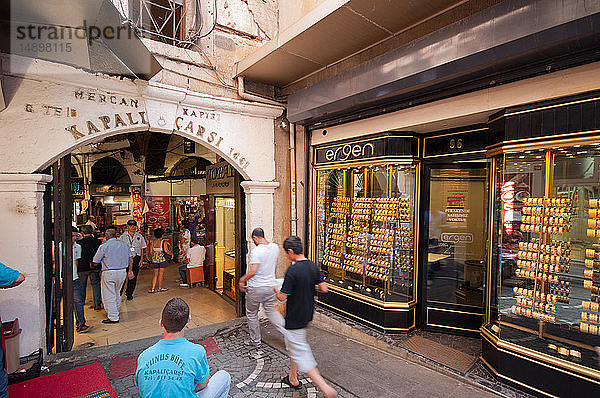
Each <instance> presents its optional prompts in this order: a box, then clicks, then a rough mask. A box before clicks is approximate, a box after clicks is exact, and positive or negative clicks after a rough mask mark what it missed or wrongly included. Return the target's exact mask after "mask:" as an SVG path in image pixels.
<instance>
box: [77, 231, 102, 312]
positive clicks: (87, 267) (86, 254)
mask: <svg viewBox="0 0 600 398" xmlns="http://www.w3.org/2000/svg"><path fill="white" fill-rule="evenodd" d="M93 232H94V231H93V230H92V227H91V226H90V225H82V226H81V233H82V234H83V239H81V240H80V241H79V242H77V243H79V245H80V246H81V258H80V259H79V265H78V266H77V274H78V275H79V280H80V281H81V289H82V290H83V302H84V304H85V292H86V291H87V280H88V278H89V279H90V283H91V284H92V293H93V296H94V304H93V305H92V307H93V308H94V309H95V310H101V309H102V305H101V304H100V303H101V297H100V267H94V265H93V264H92V259H93V258H94V255H95V254H96V251H98V248H99V247H100V245H101V244H102V242H101V241H100V240H99V239H97V238H96V237H95V236H94V235H93Z"/></svg>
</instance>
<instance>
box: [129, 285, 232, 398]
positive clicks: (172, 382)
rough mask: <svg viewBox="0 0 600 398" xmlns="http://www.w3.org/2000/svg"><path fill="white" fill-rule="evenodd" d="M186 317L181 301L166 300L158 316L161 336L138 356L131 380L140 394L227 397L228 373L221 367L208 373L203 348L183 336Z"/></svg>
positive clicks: (147, 396) (154, 397)
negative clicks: (161, 328)
mask: <svg viewBox="0 0 600 398" xmlns="http://www.w3.org/2000/svg"><path fill="white" fill-rule="evenodd" d="M189 321H190V308H189V307H188V305H187V303H186V302H185V301H183V300H182V299H180V298H178V297H176V298H173V299H171V300H169V301H168V302H167V304H166V305H165V308H164V309H163V312H162V317H161V320H160V325H161V326H162V327H163V329H164V333H163V338H162V340H160V341H159V342H158V343H156V344H154V345H153V346H151V347H149V348H147V349H146V350H145V351H144V352H142V353H141V354H140V356H139V357H138V362H137V370H136V372H135V384H136V385H137V386H138V387H139V389H140V396H141V397H142V398H161V397H178V398H196V397H198V398H227V394H228V393H229V386H230V385H231V376H230V375H229V373H227V372H226V371H224V370H219V371H218V372H217V373H215V374H214V375H213V376H212V377H210V376H209V375H210V373H209V367H208V361H207V359H206V350H205V349H204V347H202V346H201V345H199V344H194V343H191V342H190V341H188V340H187V339H186V338H184V336H183V329H184V327H185V325H187V323H188V322H189Z"/></svg>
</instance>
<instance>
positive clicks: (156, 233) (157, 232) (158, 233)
mask: <svg viewBox="0 0 600 398" xmlns="http://www.w3.org/2000/svg"><path fill="white" fill-rule="evenodd" d="M164 233H165V230H164V229H162V228H156V229H155V230H154V237H155V238H156V239H160V238H162V236H163V235H164Z"/></svg>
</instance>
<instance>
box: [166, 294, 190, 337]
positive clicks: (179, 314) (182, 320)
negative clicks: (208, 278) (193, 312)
mask: <svg viewBox="0 0 600 398" xmlns="http://www.w3.org/2000/svg"><path fill="white" fill-rule="evenodd" d="M189 317H190V307H189V306H188V305H187V303H186V302H185V301H183V300H182V299H180V298H179V297H175V298H172V299H171V300H169V301H168V302H167V304H165V308H163V311H162V317H161V320H162V325H163V327H164V328H165V330H166V331H167V332H169V333H177V332H181V331H182V330H183V328H184V327H185V325H186V324H187V323H188V319H189Z"/></svg>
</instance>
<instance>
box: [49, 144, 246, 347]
mask: <svg viewBox="0 0 600 398" xmlns="http://www.w3.org/2000/svg"><path fill="white" fill-rule="evenodd" d="M186 142H187V141H186V140H185V139H184V138H183V137H181V136H180V135H177V134H161V133H152V135H151V136H150V138H148V133H147V132H137V133H127V134H122V135H113V136H111V137H110V138H109V139H107V140H103V141H100V142H95V143H94V144H87V145H82V146H80V147H78V148H76V149H75V150H74V151H73V152H72V153H70V154H68V155H66V156H63V157H62V158H61V159H60V160H59V161H58V162H56V163H55V165H53V167H52V171H51V173H52V175H53V177H54V181H55V182H54V183H53V195H55V193H56V192H63V191H64V190H65V187H67V186H69V185H70V184H69V181H68V180H67V179H66V176H65V175H63V174H61V171H60V170H61V164H62V165H63V166H66V165H67V164H73V163H75V162H77V164H78V165H79V166H80V167H81V168H82V169H83V170H84V172H83V173H84V174H85V175H86V176H87V177H88V178H87V180H86V182H85V184H84V192H85V194H84V198H82V199H81V201H82V202H83V201H87V203H88V205H87V206H84V205H81V206H73V205H72V203H69V204H67V205H65V204H64V203H63V202H64V201H69V200H77V198H75V196H74V195H72V196H71V197H70V198H69V197H68V195H62V196H60V198H59V199H58V200H56V198H54V200H53V204H52V206H53V207H54V208H60V209H65V211H66V209H74V210H73V214H72V216H71V219H70V220H67V217H68V215H67V214H62V215H61V214H60V212H58V216H61V217H62V218H57V213H56V212H54V213H53V214H54V218H53V219H52V221H53V222H54V224H55V225H56V224H57V223H62V225H63V227H62V235H63V240H64V242H63V244H64V246H66V247H68V242H67V240H68V236H70V235H69V232H68V228H67V227H66V226H67V224H70V223H71V222H74V223H75V224H77V225H80V224H81V223H82V221H84V220H87V219H88V218H89V216H91V215H94V216H96V218H95V220H96V224H97V226H98V231H97V232H98V233H99V234H100V236H101V233H102V229H103V228H104V227H106V226H108V225H117V226H118V227H120V229H125V228H124V224H125V223H126V222H127V221H128V220H129V219H130V218H134V217H135V215H136V214H135V213H134V208H135V206H134V203H133V201H134V191H136V190H137V191H136V192H139V193H140V194H141V195H140V196H141V198H140V200H141V203H142V204H141V205H139V206H138V208H141V209H142V214H141V216H142V218H141V221H140V231H141V232H142V234H143V236H144V238H145V239H146V240H147V241H148V243H149V242H150V241H152V240H153V235H152V231H153V229H154V228H155V227H160V228H163V229H165V231H166V234H165V235H164V236H165V237H166V238H167V240H168V241H170V242H171V244H172V246H173V248H174V249H175V250H173V253H174V256H173V262H172V264H171V265H170V266H169V267H168V268H167V271H166V273H165V279H164V282H163V286H165V287H166V288H168V289H169V291H168V292H165V293H161V294H160V295H158V294H155V295H152V296H150V295H149V294H148V292H147V290H148V286H149V284H150V280H151V277H152V273H153V271H152V270H151V269H149V268H145V267H143V266H142V268H141V270H140V276H139V278H138V288H137V289H136V292H135V294H134V300H133V301H132V302H129V301H125V300H124V301H123V304H122V307H121V315H122V316H123V317H124V318H123V319H124V322H122V323H121V324H122V325H123V326H125V327H126V325H127V320H128V319H129V318H132V317H133V318H132V319H129V320H130V321H132V322H134V324H135V325H136V328H139V327H141V329H139V330H135V331H134V330H132V331H131V333H129V334H128V333H120V334H119V335H118V336H115V335H114V334H113V333H112V331H111V330H110V329H108V328H107V327H101V328H94V329H93V330H92V331H91V332H89V333H86V334H85V335H78V334H77V333H73V332H70V330H72V329H71V328H70V327H68V324H67V322H65V324H64V325H60V320H61V318H62V319H63V320H64V319H65V317H64V316H63V317H61V316H60V314H61V313H67V312H68V310H65V309H64V305H62V306H61V305H60V304H58V303H57V300H56V298H54V299H53V300H51V301H50V302H51V304H52V305H51V306H50V308H49V309H48V312H49V314H50V317H51V318H50V319H51V320H53V322H54V323H53V325H54V329H55V330H56V329H57V328H58V327H61V326H62V327H63V328H62V331H61V333H62V335H61V334H59V333H58V332H52V331H50V330H49V331H48V334H49V335H51V336H53V339H52V343H54V344H55V347H56V344H57V341H65V342H66V344H63V346H62V347H61V350H65V349H70V348H71V347H73V348H78V347H89V346H92V345H93V346H98V345H105V344H112V343H116V342H118V341H126V340H128V339H129V340H133V339H139V338H141V337H150V336H151V335H157V334H159V333H160V330H159V329H158V328H155V323H156V322H154V320H155V319H157V318H159V317H160V314H159V312H160V310H161V309H162V305H157V304H156V303H157V301H165V302H166V301H167V300H168V299H169V298H171V297H173V296H175V295H177V296H181V297H184V298H186V300H188V302H191V303H195V304H196V307H197V308H198V307H205V308H213V309H214V311H206V312H205V313H203V314H193V318H192V323H191V325H192V326H194V325H197V326H201V325H205V324H207V323H214V322H220V321H225V320H228V319H231V318H233V317H236V316H240V315H242V312H241V311H242V307H243V304H242V302H241V301H240V300H237V298H238V297H239V293H237V290H238V284H237V280H239V277H240V276H241V275H243V273H244V272H245V255H246V252H245V247H246V246H245V241H246V238H245V214H244V196H243V195H242V191H241V189H242V188H241V185H240V182H241V181H242V179H243V178H242V177H241V175H240V174H239V173H237V172H236V171H235V169H234V168H233V166H231V165H229V164H228V163H227V162H225V161H223V160H222V158H221V156H219V155H218V154H216V153H214V152H212V151H210V149H209V148H206V147H204V146H202V145H197V146H196V147H195V148H193V150H190V148H189V145H185V144H186ZM186 152H187V153H186ZM220 164H227V165H228V167H230V169H231V171H232V173H230V174H229V175H228V176H232V177H233V179H232V180H231V182H232V184H231V186H230V190H229V191H219V192H215V191H211V190H210V189H207V184H206V179H207V178H213V179H214V178H222V177H219V176H217V177H214V175H213V174H214V173H212V174H211V176H212V177H210V176H208V175H207V173H206V171H207V169H210V168H211V166H212V165H220ZM86 170H87V171H86ZM61 183H64V184H65V186H64V187H61V186H60V184H61ZM51 196H52V195H51ZM223 198H227V200H226V201H224V200H222V199H223ZM49 201H50V198H49ZM97 206H102V207H103V208H104V209H105V213H103V218H102V220H100V219H99V217H98V216H99V215H98V214H96V213H95V212H94V211H95V210H94V209H95V208H96V207H97ZM221 208H227V211H221ZM77 209H80V213H79V214H77V211H78V210H77ZM159 214H160V216H159ZM194 214H203V215H205V217H204V218H203V219H202V220H200V221H201V224H200V223H199V224H198V227H197V228H198V229H197V231H196V232H197V233H198V236H199V237H200V234H202V235H201V238H202V241H201V243H202V245H203V246H205V247H206V261H205V266H204V267H205V272H204V277H205V278H204V279H205V280H206V287H195V288H193V289H180V287H179V283H177V282H175V279H176V278H177V276H178V267H179V264H177V261H178V260H179V259H180V250H179V247H178V242H179V241H180V239H179V237H180V236H181V234H182V232H183V231H182V228H181V221H182V220H183V219H186V218H188V217H189V216H190V215H191V216H192V218H193V215H194ZM161 216H162V217H163V218H162V219H160V217H161ZM224 217H229V218H228V219H227V220H225V219H224ZM225 229H227V231H226V232H224V231H223V230H225ZM124 233H127V232H124ZM227 233H229V236H230V239H229V241H230V242H231V243H230V244H228V245H227V246H224V245H223V244H222V242H221V240H222V239H223V240H224V236H226V234H227ZM60 234H61V232H60V231H58V232H57V233H55V234H54V236H55V237H56V236H58V235H60ZM217 237H218V238H219V239H218V240H219V241H217ZM53 241H54V244H53V243H52V242H51V241H48V242H47V245H51V246H52V247H56V241H57V240H56V239H53ZM225 257H227V258H225ZM55 258H57V257H56V256H55ZM146 260H149V259H146ZM68 261H69V260H68V258H67V259H65V260H64V264H62V265H59V264H56V263H55V264H51V265H50V266H51V268H52V269H56V268H61V269H63V274H64V275H66V273H65V272H64V270H65V265H66V264H67V263H68ZM225 261H229V264H230V266H229V267H224V265H223V263H224V262H225ZM143 262H144V259H142V263H143ZM225 268H227V269H225ZM225 271H229V272H225ZM67 272H68V271H67ZM225 274H227V275H230V276H231V277H230V278H229V279H228V280H227V284H228V285H227V286H228V287H229V289H226V288H225V287H224V284H225V283H224V280H223V279H224V278H225ZM55 289H56V291H57V292H58V291H59V289H60V287H59V286H56V285H55ZM60 295H61V296H62V297H63V301H69V297H71V295H70V294H69V292H67V291H65V290H64V289H63V290H62V291H61V292H60ZM92 296H93V290H92V288H91V286H87V291H86V298H87V299H88V300H91V297H92ZM150 303H153V304H155V305H154V306H153V307H152V308H144V309H143V310H142V311H143V312H144V314H145V316H144V319H146V320H147V322H148V325H143V323H144V322H145V321H144V320H143V319H137V317H138V315H136V314H137V313H139V311H140V307H144V306H145V305H147V304H150ZM57 308H58V309H59V310H58V311H57ZM85 314H86V320H89V321H90V322H91V323H92V324H94V325H100V324H101V323H100V321H101V320H102V317H103V314H102V311H100V312H96V311H93V310H91V309H89V308H87V307H86V308H85ZM51 324H52V322H51ZM65 326H67V327H65ZM152 328H155V329H156V330H154V329H152ZM70 334H72V336H73V337H72V339H71V337H70ZM117 340H118V341H117Z"/></svg>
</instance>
